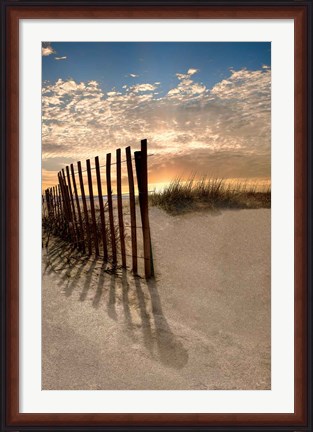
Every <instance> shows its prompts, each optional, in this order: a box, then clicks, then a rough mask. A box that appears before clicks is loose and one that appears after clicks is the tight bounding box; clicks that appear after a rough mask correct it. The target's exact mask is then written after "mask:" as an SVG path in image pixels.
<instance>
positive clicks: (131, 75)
mask: <svg viewBox="0 0 313 432" xmlns="http://www.w3.org/2000/svg"><path fill="white" fill-rule="evenodd" d="M126 76H128V77H131V78H138V77H139V75H136V74H133V73H130V74H128V75H126Z"/></svg>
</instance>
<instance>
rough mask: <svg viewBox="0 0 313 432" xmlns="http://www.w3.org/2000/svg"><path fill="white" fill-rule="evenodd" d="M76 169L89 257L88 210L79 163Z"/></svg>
mask: <svg viewBox="0 0 313 432" xmlns="http://www.w3.org/2000/svg"><path fill="white" fill-rule="evenodd" d="M77 168H78V176H79V184H80V191H81V194H82V200H83V208H84V215H85V223H86V233H87V242H88V253H89V255H91V254H92V246H91V236H90V229H89V217H88V208H87V203H86V195H85V188H84V180H83V173H82V166H81V163H80V161H78V162H77Z"/></svg>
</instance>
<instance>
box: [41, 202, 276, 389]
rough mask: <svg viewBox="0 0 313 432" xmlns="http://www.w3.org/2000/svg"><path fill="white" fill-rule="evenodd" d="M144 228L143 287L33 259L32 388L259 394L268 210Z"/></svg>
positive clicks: (158, 221) (265, 383) (157, 218)
mask: <svg viewBox="0 0 313 432" xmlns="http://www.w3.org/2000/svg"><path fill="white" fill-rule="evenodd" d="M150 224H151V235H152V242H153V253H154V265H155V271H156V279H155V280H154V281H150V282H148V283H147V282H146V281H145V280H144V279H140V278H134V277H133V276H132V274H131V273H130V272H129V271H124V272H122V273H121V274H120V275H119V276H115V275H111V274H109V273H106V272H103V268H104V267H103V264H102V262H101V261H99V260H98V261H97V260H77V261H75V260H70V261H69V262H68V263H67V262H66V260H65V259H64V253H63V254H62V256H60V255H59V253H58V252H57V251H52V250H51V249H50V250H49V251H48V252H44V255H43V284H42V388H43V389H123V390H124V389H151V390H153V389H168V390H172V389H182V390H188V389H193V390H194V389H204V390H205V389H270V386H271V384H270V210H267V209H260V210H228V211H223V212H220V213H215V214H213V213H209V212H202V213H192V214H191V213H190V214H186V215H183V216H175V217H173V216H169V215H167V214H166V213H164V212H163V211H161V210H159V209H157V208H152V209H151V210H150ZM63 252H64V251H63ZM65 252H66V251H65Z"/></svg>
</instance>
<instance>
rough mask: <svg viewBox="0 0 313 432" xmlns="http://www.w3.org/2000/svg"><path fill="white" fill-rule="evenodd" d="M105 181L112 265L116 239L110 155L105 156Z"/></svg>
mask: <svg viewBox="0 0 313 432" xmlns="http://www.w3.org/2000/svg"><path fill="white" fill-rule="evenodd" d="M106 180H107V194H108V206H109V221H110V236H111V248H112V262H113V264H116V238H115V230H114V216H113V203H112V187H111V153H108V154H107V156H106Z"/></svg>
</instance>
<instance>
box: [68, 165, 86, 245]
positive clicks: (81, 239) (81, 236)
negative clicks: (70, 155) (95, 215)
mask: <svg viewBox="0 0 313 432" xmlns="http://www.w3.org/2000/svg"><path fill="white" fill-rule="evenodd" d="M71 174H72V182H73V188H74V195H75V201H76V206H77V215H78V222H79V227H78V229H77V232H78V235H79V247H80V248H81V249H82V251H83V253H85V252H86V248H85V238H84V237H85V236H84V227H83V220H82V214H81V209H80V203H79V199H78V193H77V186H76V179H75V173H74V165H73V164H71Z"/></svg>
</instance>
